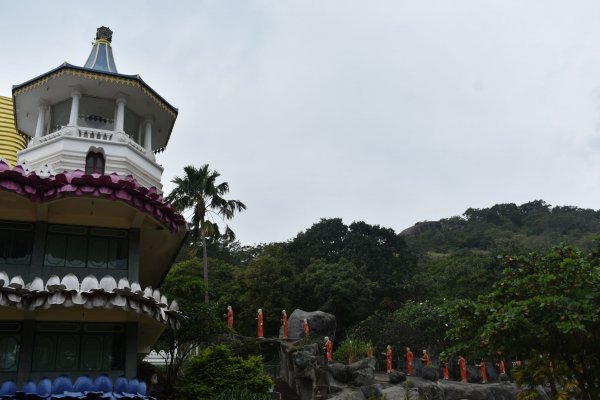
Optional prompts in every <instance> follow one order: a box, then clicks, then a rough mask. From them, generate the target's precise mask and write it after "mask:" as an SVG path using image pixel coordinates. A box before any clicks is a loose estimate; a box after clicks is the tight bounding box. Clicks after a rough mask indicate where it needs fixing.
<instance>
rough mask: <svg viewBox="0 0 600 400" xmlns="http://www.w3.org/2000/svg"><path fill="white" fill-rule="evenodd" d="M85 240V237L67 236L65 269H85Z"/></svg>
mask: <svg viewBox="0 0 600 400" xmlns="http://www.w3.org/2000/svg"><path fill="white" fill-rule="evenodd" d="M86 244H87V238H86V237H85V236H69V238H68V240H67V259H66V262H65V266H66V267H73V268H83V267H85V247H86Z"/></svg>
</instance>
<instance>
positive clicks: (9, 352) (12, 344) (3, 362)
mask: <svg viewBox="0 0 600 400" xmlns="http://www.w3.org/2000/svg"><path fill="white" fill-rule="evenodd" d="M18 366H19V336H17V335H0V371H1V372H14V371H16V370H17V367H18Z"/></svg>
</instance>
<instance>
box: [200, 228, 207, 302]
mask: <svg viewBox="0 0 600 400" xmlns="http://www.w3.org/2000/svg"><path fill="white" fill-rule="evenodd" d="M200 238H201V239H202V258H203V260H204V302H205V303H206V304H208V254H207V252H206V236H204V218H202V219H201V221H200Z"/></svg>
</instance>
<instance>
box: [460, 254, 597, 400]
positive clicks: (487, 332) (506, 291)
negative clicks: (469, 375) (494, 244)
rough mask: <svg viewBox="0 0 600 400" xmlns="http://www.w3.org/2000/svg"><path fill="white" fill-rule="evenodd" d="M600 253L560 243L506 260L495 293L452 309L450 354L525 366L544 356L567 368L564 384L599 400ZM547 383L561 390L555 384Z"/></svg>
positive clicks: (585, 396)
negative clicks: (477, 354)
mask: <svg viewBox="0 0 600 400" xmlns="http://www.w3.org/2000/svg"><path fill="white" fill-rule="evenodd" d="M599 254H600V253H598V252H594V253H592V254H590V255H587V256H586V255H585V254H583V253H582V252H581V251H579V250H577V249H576V248H573V247H571V246H567V245H561V246H558V247H556V248H555V249H554V250H552V251H551V252H550V253H548V254H547V255H545V256H539V255H537V254H530V255H528V256H522V257H506V258H505V269H504V271H503V274H502V277H501V278H500V280H499V282H498V283H497V284H496V286H495V288H494V290H493V291H492V292H491V293H489V294H487V295H483V296H479V298H478V299H477V301H471V300H465V301H461V302H458V303H457V304H456V306H454V307H452V308H451V309H450V318H449V319H450V320H452V321H453V326H452V329H450V330H449V337H450V338H451V339H453V340H454V341H456V343H455V345H454V346H453V347H452V348H451V349H450V351H451V352H464V351H465V350H467V351H468V350H471V351H484V352H487V353H488V354H495V353H497V352H501V353H504V354H518V355H520V357H522V358H524V359H525V360H526V361H527V360H537V359H539V358H540V357H541V358H543V359H545V360H546V361H547V362H548V363H552V365H562V364H563V363H564V365H565V369H566V371H567V374H568V375H567V376H566V378H567V379H566V380H567V381H568V379H569V378H570V379H574V380H576V381H577V384H578V387H579V391H580V396H581V398H582V399H584V400H588V399H592V398H598V396H599V395H600V380H599V378H598V373H597V371H598V369H599V368H600V342H599V341H598V340H597V334H598V332H600V291H599V290H598V288H599V287H600V257H599V256H598V255H599ZM532 365H534V366H535V365H536V363H532ZM541 371H542V372H543V371H544V370H543V369H542V370H541ZM533 375H534V374H523V376H525V377H527V376H533ZM538 376H539V374H538ZM545 378H546V382H547V383H548V384H550V385H551V386H553V391H554V392H555V393H557V391H558V388H557V387H556V385H553V382H555V381H556V379H554V377H553V376H550V375H545ZM563 378H564V377H563ZM563 380H564V379H563ZM525 383H535V382H525Z"/></svg>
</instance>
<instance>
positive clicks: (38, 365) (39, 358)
mask: <svg viewBox="0 0 600 400" xmlns="http://www.w3.org/2000/svg"><path fill="white" fill-rule="evenodd" d="M55 357H56V336H55V335H43V334H42V335H36V337H35V341H34V345H33V362H32V369H33V370H34V371H53V370H54V360H55Z"/></svg>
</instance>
